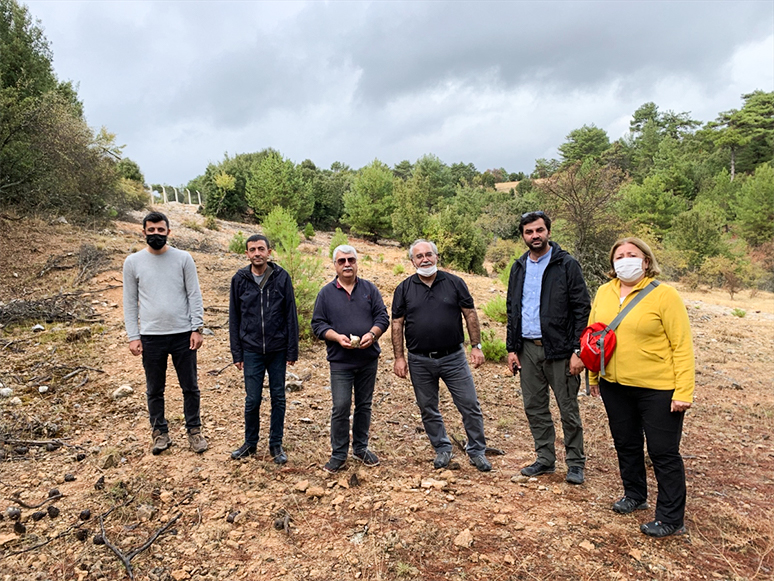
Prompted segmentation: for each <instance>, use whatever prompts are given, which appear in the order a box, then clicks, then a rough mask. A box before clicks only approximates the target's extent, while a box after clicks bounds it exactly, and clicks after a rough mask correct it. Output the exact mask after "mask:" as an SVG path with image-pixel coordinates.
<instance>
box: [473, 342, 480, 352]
mask: <svg viewBox="0 0 774 581" xmlns="http://www.w3.org/2000/svg"><path fill="white" fill-rule="evenodd" d="M473 349H478V350H479V351H480V350H481V343H476V344H475V345H473Z"/></svg>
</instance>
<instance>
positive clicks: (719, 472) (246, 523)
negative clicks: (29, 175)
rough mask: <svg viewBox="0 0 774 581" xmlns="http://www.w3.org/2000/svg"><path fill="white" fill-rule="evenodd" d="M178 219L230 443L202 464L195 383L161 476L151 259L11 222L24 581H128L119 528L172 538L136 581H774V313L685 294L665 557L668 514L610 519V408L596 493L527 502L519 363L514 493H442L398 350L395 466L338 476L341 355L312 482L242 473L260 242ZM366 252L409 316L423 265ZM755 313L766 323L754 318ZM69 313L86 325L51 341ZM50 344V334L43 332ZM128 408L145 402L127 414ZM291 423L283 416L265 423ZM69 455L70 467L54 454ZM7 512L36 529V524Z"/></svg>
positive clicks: (495, 440) (476, 290) (602, 420)
mask: <svg viewBox="0 0 774 581" xmlns="http://www.w3.org/2000/svg"><path fill="white" fill-rule="evenodd" d="M164 211H168V213H169V214H170V216H171V218H172V228H173V232H172V237H171V241H172V243H173V244H174V245H176V246H178V247H180V248H184V249H186V250H189V251H190V252H191V253H192V255H193V256H194V258H195V260H196V263H197V266H198V271H199V276H200V280H201V285H202V290H203V295H204V304H205V307H206V312H205V320H206V324H207V326H208V328H209V329H211V330H212V332H213V335H211V336H208V337H207V338H206V340H205V344H204V347H203V348H202V350H201V351H200V353H199V378H200V387H201V391H202V418H203V422H204V430H205V434H206V436H207V437H208V439H209V441H210V449H209V450H208V451H207V452H205V453H204V454H203V455H195V454H193V453H192V452H191V451H190V450H188V448H187V444H186V441H185V430H184V426H183V415H182V398H181V394H180V391H179V388H178V386H177V384H176V378H175V377H174V373H171V372H170V375H169V385H168V393H167V416H168V419H169V421H170V426H171V435H172V437H173V440H174V442H175V445H174V446H173V447H172V448H171V449H170V450H169V451H167V452H165V453H163V454H161V455H160V456H153V455H151V453H150V434H149V428H148V422H147V412H146V407H145V397H144V377H143V372H142V366H141V362H140V360H139V359H137V358H135V357H132V356H131V354H130V353H129V350H128V349H127V345H126V339H125V336H124V332H123V322H122V309H121V264H122V262H123V260H124V258H125V257H126V256H127V255H128V253H129V252H131V251H132V250H137V249H140V248H142V246H143V241H142V238H141V236H140V225H139V224H137V223H136V220H135V219H134V218H130V219H128V220H126V221H118V222H115V223H114V224H113V225H112V226H111V227H109V228H107V229H104V230H100V231H91V230H89V231H86V230H81V229H77V228H74V227H72V226H70V225H68V224H63V223H58V222H54V223H45V222H42V221H36V220H24V221H15V220H10V219H7V218H0V301H4V305H2V307H0V313H6V314H7V313H9V312H11V310H12V306H13V305H15V307H14V308H17V310H18V309H22V310H23V309H27V310H28V311H29V315H30V317H29V318H28V319H27V320H26V321H25V322H24V323H23V324H16V323H14V324H4V326H3V328H2V329H0V381H1V382H2V383H3V387H5V388H8V389H10V390H11V391H12V394H10V396H9V397H4V398H0V438H1V439H2V442H3V443H2V444H0V498H2V501H0V508H2V514H3V519H2V520H0V579H4V580H7V581H11V580H13V581H26V580H44V579H52V580H54V579H56V580H79V581H80V580H84V579H99V578H104V579H124V578H127V577H128V575H127V570H126V568H125V566H124V565H123V564H122V563H121V561H120V560H119V558H118V557H117V556H116V553H115V552H114V551H112V550H111V549H110V548H108V547H107V546H105V545H104V544H102V545H98V544H94V542H93V539H94V536H95V535H96V534H98V533H99V534H101V527H102V526H104V537H105V539H106V540H107V542H108V543H110V544H111V545H113V547H114V548H115V549H116V550H117V551H118V552H120V553H121V554H123V555H124V556H125V557H126V559H127V560H128V557H129V556H130V555H131V553H132V551H133V550H136V549H140V548H142V547H143V545H144V544H147V543H146V541H148V540H150V539H152V538H153V535H155V534H156V533H158V532H159V531H161V530H162V529H164V530H163V531H162V532H161V534H160V535H159V536H158V537H157V538H155V539H154V540H153V542H152V543H151V544H150V546H148V547H147V548H146V549H145V550H143V551H142V552H139V553H138V554H137V555H136V556H134V557H132V559H131V561H130V563H131V567H132V572H133V574H134V577H135V578H136V579H142V580H153V581H157V580H168V579H174V580H176V581H183V580H188V579H190V580H215V579H275V578H280V579H298V580H302V579H310V580H328V579H375V580H376V579H385V580H387V579H389V580H392V579H423V580H428V581H429V580H440V579H455V580H466V579H487V580H508V579H514V580H515V579H525V580H527V579H530V580H531V579H689V580H698V579H721V580H725V579H728V580H737V579H739V580H743V579H744V580H752V579H771V578H772V576H774V551H773V549H774V509H772V504H771V498H772V496H774V442H772V440H771V434H772V432H773V431H774V430H773V429H772V428H773V427H774V389H773V383H772V378H771V371H770V370H771V367H772V360H773V359H774V348H773V347H774V300H772V295H770V294H765V293H759V294H758V295H757V296H755V297H750V296H749V293H747V292H745V293H743V294H742V295H737V296H736V297H735V299H734V300H733V301H732V300H730V299H729V298H728V295H727V294H725V295H724V294H723V293H722V292H720V291H712V292H704V293H698V292H688V291H687V290H685V289H682V288H680V287H679V286H678V288H679V289H680V291H681V294H682V296H683V297H684V299H685V301H686V305H687V307H688V312H689V314H690V318H691V323H692V326H693V330H694V337H695V346H696V357H697V389H696V403H695V406H694V408H693V409H692V410H691V411H690V412H689V414H688V416H687V418H686V423H685V432H684V436H683V445H682V450H683V454H684V457H685V463H686V471H687V480H688V492H689V496H688V516H687V525H688V528H689V530H690V533H689V534H688V535H686V536H683V537H678V538H670V539H665V540H660V541H659V540H652V539H649V538H646V537H644V536H643V535H642V534H641V533H640V532H639V529H638V525H639V524H640V523H641V522H645V521H648V520H651V519H652V518H653V514H652V510H649V511H642V512H639V513H637V514H634V515H629V516H620V515H616V514H614V513H613V512H611V510H610V505H611V503H612V502H613V501H614V500H616V499H617V498H618V497H619V496H620V494H621V487H620V481H619V477H618V470H617V463H616V458H615V452H614V450H613V447H612V441H611V438H610V434H609V431H608V429H607V425H606V416H605V413H604V409H603V406H602V403H601V401H599V400H596V399H592V398H590V397H585V396H582V397H581V411H582V414H583V419H584V426H585V430H586V447H587V449H586V451H587V455H588V465H587V482H586V484H584V485H582V486H572V485H569V484H567V483H565V481H564V476H565V471H564V469H563V466H562V463H561V458H560V463H559V468H558V470H557V472H556V473H555V474H552V475H548V476H543V477H540V478H539V479H537V480H526V479H523V478H520V477H515V478H514V476H515V475H517V474H518V471H519V468H521V467H522V466H524V465H526V464H529V463H531V462H532V460H533V451H532V440H531V437H530V434H529V430H528V427H527V423H526V420H525V417H524V413H523V410H522V402H521V398H520V390H519V379H518V378H514V377H512V376H510V375H509V374H508V373H507V370H506V368H505V365H504V364H503V363H493V362H487V363H486V364H485V365H484V366H482V367H481V368H479V369H477V370H475V371H474V377H475V380H476V384H477V387H478V391H479V399H480V400H481V404H482V408H483V411H484V416H485V427H486V431H487V438H488V441H489V445H490V446H492V447H494V448H499V449H501V450H502V451H504V455H493V456H491V457H490V459H491V460H492V463H493V465H494V470H493V471H492V472H490V473H486V474H482V473H479V472H477V471H476V470H475V469H474V468H473V467H472V466H470V465H469V464H468V463H467V459H466V457H465V456H464V454H462V453H459V452H458V453H457V456H456V458H455V460H456V463H455V464H454V465H453V466H452V468H453V469H451V470H446V471H435V470H433V468H432V462H431V461H432V458H433V452H432V450H431V448H430V446H429V444H428V442H427V439H426V437H425V435H424V434H423V433H422V429H421V420H420V417H419V414H418V410H417V408H416V404H415V403H414V400H413V396H412V392H411V387H410V384H409V382H408V380H401V379H398V378H397V377H396V376H394V375H393V373H392V358H391V354H392V350H391V345H390V342H389V337H388V336H386V337H384V338H383V339H382V341H381V344H382V349H383V356H382V359H381V362H380V373H379V376H378V380H377V384H376V391H375V397H374V404H375V405H374V413H373V426H372V448H373V450H374V451H375V452H376V453H377V454H378V455H379V457H380V458H381V460H382V463H381V465H380V466H378V467H376V468H370V469H367V468H364V467H363V466H362V465H360V464H359V463H358V462H357V461H355V460H353V459H351V460H350V461H349V462H348V465H347V468H346V470H345V471H344V472H343V473H341V474H339V475H335V476H332V475H328V474H326V473H324V472H323V470H322V469H321V467H322V465H323V463H324V462H325V460H327V458H328V454H329V452H330V448H329V440H328V428H329V415H330V393H329V391H330V388H329V380H328V368H327V364H326V362H325V352H324V346H323V345H322V344H321V343H319V342H315V343H312V344H309V345H306V346H305V347H304V348H303V349H302V353H301V357H300V360H299V362H298V363H297V364H296V366H295V368H293V369H292V371H293V373H295V374H296V375H297V376H298V377H299V378H300V379H301V389H300V390H298V391H293V392H291V393H289V394H288V411H287V419H286V439H285V447H286V449H287V452H288V456H289V458H290V460H289V462H288V464H287V465H285V466H284V467H281V468H280V467H277V466H276V465H275V464H273V463H272V461H271V458H269V457H268V454H259V455H257V456H256V457H253V458H250V459H248V460H243V461H233V460H231V459H230V457H229V452H230V451H231V450H232V449H234V448H236V447H237V446H238V445H239V444H241V443H242V433H243V432H242V430H243V423H242V409H243V397H244V395H243V384H242V379H241V377H240V374H239V373H238V372H237V370H236V369H235V368H234V367H233V366H230V365H229V363H230V354H229V349H228V333H227V318H228V287H229V281H230V278H231V276H232V274H233V273H234V272H235V271H236V269H237V268H239V267H240V266H242V265H244V264H245V263H246V262H245V259H244V257H243V256H238V255H235V254H230V253H229V252H228V251H227V247H228V242H229V240H230V239H231V238H232V236H233V235H234V233H235V232H236V231H237V230H243V231H246V232H247V231H250V227H249V226H246V225H243V224H234V223H227V222H219V227H220V230H219V231H217V232H215V231H210V230H205V229H203V228H202V227H201V224H203V219H202V217H201V216H198V215H196V214H195V213H194V211H193V210H192V209H191V208H186V207H183V206H174V205H170V206H169V207H166V208H165V209H164ZM184 224H186V225H184ZM329 241H330V235H329V234H325V233H318V234H317V235H316V236H315V237H314V239H313V240H312V241H310V242H305V243H304V244H303V247H304V250H305V251H307V252H310V253H313V252H322V253H323V254H324V255H325V256H326V257H327V249H328V244H329ZM351 241H352V243H353V244H354V245H355V246H356V247H357V248H358V249H359V251H360V252H361V260H360V274H361V275H362V276H364V277H365V278H368V279H370V280H373V281H374V282H376V283H377V285H378V286H379V288H380V289H381V290H382V294H383V296H384V298H385V302H387V303H388V305H389V303H390V302H391V296H392V291H393V290H394V288H395V287H396V285H397V284H398V282H400V280H402V278H403V277H405V276H406V274H396V271H397V270H398V269H397V267H398V265H402V266H403V268H405V269H406V272H407V273H408V272H411V269H410V264H409V262H408V260H407V259H406V256H405V251H404V250H402V249H400V248H398V247H397V246H396V245H395V244H392V243H384V244H380V245H374V244H370V243H366V242H364V241H362V240H359V239H351ZM327 264H328V261H327V259H326V265H327ZM326 268H327V271H326V273H327V274H326V276H330V277H332V275H333V270H332V268H331V267H330V266H326ZM95 273H96V274H95ZM465 279H466V280H467V282H468V284H469V286H470V289H471V292H472V294H473V295H474V298H475V299H476V303H477V306H478V309H479V317H480V318H481V320H482V324H483V326H484V327H485V328H488V329H491V330H493V331H494V332H495V333H496V335H498V336H499V337H501V338H504V336H505V330H504V327H503V325H502V324H500V323H496V322H494V321H491V320H489V319H488V318H487V317H486V316H485V315H484V314H483V311H482V307H483V305H484V304H485V303H486V302H488V301H489V300H491V299H492V298H493V297H494V296H497V295H502V294H504V292H505V289H504V287H503V286H502V285H501V283H500V282H499V281H498V280H496V279H495V278H487V277H479V276H473V275H465ZM44 297H53V298H49V299H48V300H47V301H43V300H41V299H43V298H44ZM12 299H21V300H25V301H28V302H27V303H24V304H20V303H11V301H12ZM35 305H37V306H38V309H37V311H36V310H35V309H33V306H35ZM735 308H736V309H742V310H744V311H745V315H744V316H743V317H738V316H734V315H733V314H732V311H733V309H735ZM55 311H56V312H60V313H64V317H65V318H70V319H71V320H70V321H69V322H53V323H47V322H46V318H50V316H51V313H53V312H55ZM736 312H737V314H740V311H736ZM0 323H4V321H3V320H0ZM36 323H40V324H41V325H42V326H43V327H44V330H43V331H40V332H33V330H32V326H33V325H34V324H36ZM123 385H128V386H130V387H131V388H132V390H133V391H132V393H130V394H129V395H128V396H126V397H123V398H121V399H114V398H113V393H114V392H115V390H116V389H117V388H119V387H120V386H123ZM43 388H47V389H43ZM442 394H443V395H442V411H443V413H444V417H445V419H446V422H447V427H448V429H449V431H450V433H452V434H455V435H456V436H457V437H458V438H460V439H462V438H463V436H464V432H463V430H462V426H461V422H460V418H459V414H458V413H457V412H456V410H455V409H454V407H453V405H452V404H451V401H450V398H449V397H448V393H444V392H442ZM15 398H18V399H15ZM268 412H269V405H268V401H267V402H266V404H265V405H264V409H263V410H262V416H263V417H264V418H265V422H268ZM554 415H555V417H557V414H556V409H554ZM558 433H559V434H561V429H560V427H559V426H558ZM262 436H263V437H264V438H265V436H266V434H265V431H262ZM560 439H561V438H560ZM54 440H56V441H60V442H62V443H63V444H64V445H61V446H58V445H56V444H54V445H48V446H46V443H47V442H51V441H54ZM557 447H558V450H561V441H559V442H557ZM265 448H266V442H265V439H264V440H263V441H262V443H261V452H266V450H265ZM651 484H652V488H651V490H652V492H653V499H654V498H655V480H652V481H651ZM52 489H55V490H52ZM49 495H52V496H51V497H50V496H49ZM35 505H40V506H39V507H37V508H27V507H33V506H35ZM50 507H53V508H50ZM6 508H17V509H20V515H19V517H18V520H15V518H16V515H15V514H14V511H13V510H12V511H10V512H8V511H6ZM87 509H88V510H89V511H90V514H91V516H90V518H89V519H87V520H86V519H85V515H82V511H84V510H87ZM57 512H58V514H57ZM36 513H39V514H36ZM39 517H40V518H39ZM36 519H38V520H36ZM100 520H101V521H102V522H100ZM165 527H166V528H165ZM22 529H24V532H22ZM81 537H82V538H83V539H84V540H79V538H81Z"/></svg>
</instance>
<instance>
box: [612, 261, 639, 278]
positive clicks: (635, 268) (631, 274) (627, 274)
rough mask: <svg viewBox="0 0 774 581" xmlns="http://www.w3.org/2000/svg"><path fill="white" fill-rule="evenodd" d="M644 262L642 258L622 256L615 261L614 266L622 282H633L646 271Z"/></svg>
mask: <svg viewBox="0 0 774 581" xmlns="http://www.w3.org/2000/svg"><path fill="white" fill-rule="evenodd" d="M642 263H643V260H642V258H636V257H635V258H620V259H618V260H616V261H615V262H614V263H613V268H615V274H616V276H617V277H618V278H619V279H620V280H621V282H625V283H631V282H634V281H636V280H637V279H638V278H640V277H641V276H642V275H643V274H644V273H645V271H644V270H643V268H642Z"/></svg>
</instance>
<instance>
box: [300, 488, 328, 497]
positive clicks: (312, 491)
mask: <svg viewBox="0 0 774 581" xmlns="http://www.w3.org/2000/svg"><path fill="white" fill-rule="evenodd" d="M305 494H306V495H307V496H309V497H315V498H319V497H321V496H323V495H324V494H325V490H324V489H323V487H322V486H310V487H309V488H307V489H306V492H305Z"/></svg>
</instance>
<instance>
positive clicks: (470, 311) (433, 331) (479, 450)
mask: <svg viewBox="0 0 774 581" xmlns="http://www.w3.org/2000/svg"><path fill="white" fill-rule="evenodd" d="M409 258H410V259H411V262H412V264H413V265H414V267H415V268H416V269H417V273H416V274H415V275H412V276H410V277H408V278H407V279H406V280H404V281H403V282H401V283H400V284H399V285H398V288H397V289H395V295H394V296H393V301H392V348H393V352H394V355H395V365H394V371H395V375H397V376H398V377H406V375H407V374H408V371H409V370H410V371H411V383H412V385H413V386H414V395H415V396H416V398H417V405H418V406H419V409H420V411H421V412H422V423H423V424H424V426H425V432H426V433H427V437H428V438H430V443H431V444H432V445H433V448H435V452H436V457H435V461H434V462H433V466H434V467H435V468H445V467H446V466H448V465H449V461H450V460H451V458H452V446H451V442H450V441H449V437H448V436H447V434H446V428H445V427H444V424H443V418H442V417H441V413H440V412H439V411H438V388H439V383H438V380H439V379H443V381H444V383H445V384H446V387H447V388H448V389H449V393H450V394H451V396H452V400H453V401H454V405H456V406H457V409H458V410H459V411H460V414H462V423H463V424H464V426H465V432H466V433H467V436H468V444H467V453H468V456H469V458H470V463H471V464H473V465H474V466H475V467H476V468H477V469H478V470H480V471H481V472H488V471H489V470H491V469H492V464H490V462H489V460H487V458H486V456H485V455H484V453H485V451H486V439H485V438H484V416H483V415H482V413H481V406H480V405H479V403H478V397H477V395H476V386H475V385H474V384H473V375H472V374H471V372H470V367H469V366H468V362H467V360H466V358H465V349H464V347H463V345H462V343H463V341H464V339H465V336H464V334H463V331H462V318H463V317H464V318H465V323H466V325H467V327H468V335H469V336H470V342H471V344H472V345H473V349H472V350H471V352H470V360H471V362H472V363H473V366H474V367H478V366H479V365H481V364H482V363H483V362H484V354H483V353H482V352H481V344H480V342H479V341H480V339H481V330H480V328H479V324H478V317H477V316H476V309H475V305H474V304H473V297H471V296H470V292H469V291H468V287H467V285H466V284H465V281H464V280H462V279H461V278H460V277H458V276H455V275H453V274H450V273H448V272H439V271H438V266H437V264H438V248H437V247H436V246H435V244H433V243H432V242H429V241H427V240H417V241H416V242H414V243H413V244H412V245H411V248H410V249H409ZM404 327H405V333H406V346H407V348H408V352H409V353H408V361H407V360H406V358H405V356H404V353H403V332H404Z"/></svg>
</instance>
